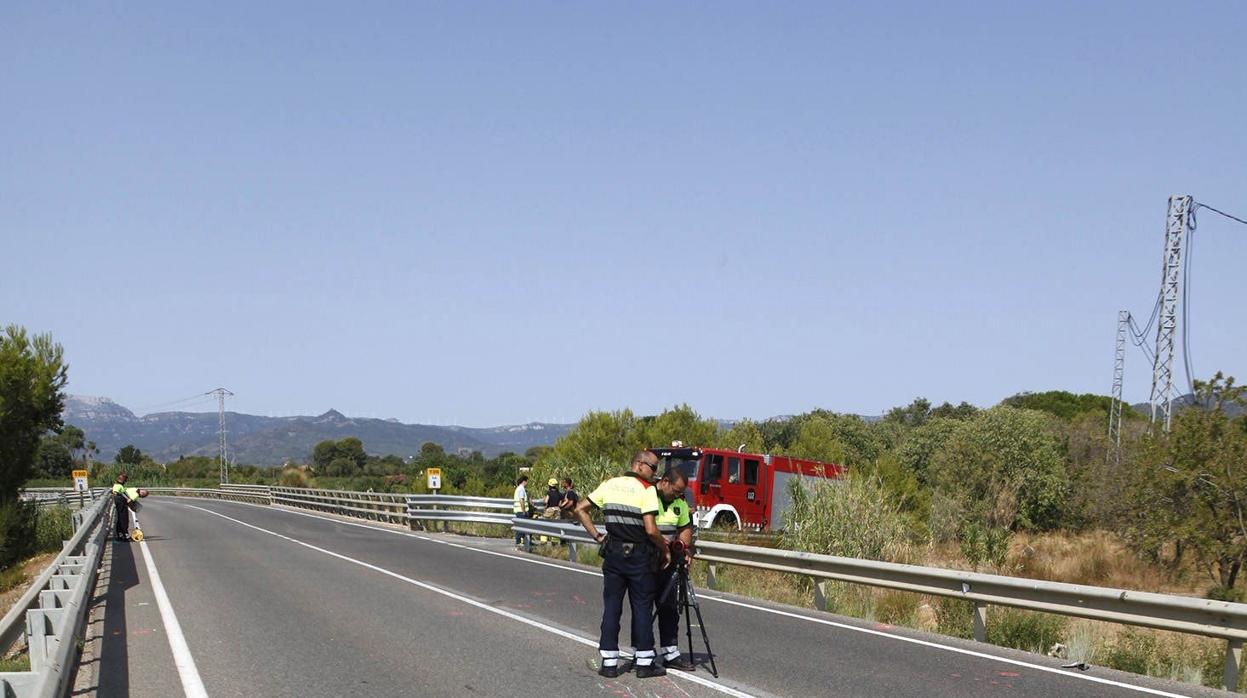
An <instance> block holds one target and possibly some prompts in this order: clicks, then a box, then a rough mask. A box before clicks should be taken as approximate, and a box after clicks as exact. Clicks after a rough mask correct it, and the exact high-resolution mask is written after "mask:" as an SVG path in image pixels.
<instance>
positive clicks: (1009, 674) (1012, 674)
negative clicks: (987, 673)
mask: <svg viewBox="0 0 1247 698" xmlns="http://www.w3.org/2000/svg"><path fill="white" fill-rule="evenodd" d="M996 674H997V675H998V676H1004V677H1007V678H1010V679H1015V678H1017V677H1019V676H1021V674H1019V673H1017V672H1016V671H998V672H996Z"/></svg>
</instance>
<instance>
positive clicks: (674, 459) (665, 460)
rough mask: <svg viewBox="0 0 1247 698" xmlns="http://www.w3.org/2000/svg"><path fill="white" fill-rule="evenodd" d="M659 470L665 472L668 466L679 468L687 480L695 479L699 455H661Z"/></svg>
mask: <svg viewBox="0 0 1247 698" xmlns="http://www.w3.org/2000/svg"><path fill="white" fill-rule="evenodd" d="M661 461H662V462H661V464H660V465H661V468H660V472H664V473H665V472H667V470H668V469H670V468H679V469H680V470H682V471H683V472H684V476H685V477H687V478H688V481H689V482H695V481H696V480H697V464H698V463H700V462H701V457H700V456H698V457H692V456H688V457H685V456H662V458H661Z"/></svg>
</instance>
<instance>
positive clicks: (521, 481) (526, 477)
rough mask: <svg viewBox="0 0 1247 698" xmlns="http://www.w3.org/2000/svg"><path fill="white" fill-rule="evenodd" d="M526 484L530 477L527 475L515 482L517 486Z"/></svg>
mask: <svg viewBox="0 0 1247 698" xmlns="http://www.w3.org/2000/svg"><path fill="white" fill-rule="evenodd" d="M525 482H528V476H527V475H521V476H520V479H518V480H516V481H515V484H517V485H522V484H524V483H525Z"/></svg>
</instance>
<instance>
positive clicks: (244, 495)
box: [143, 487, 271, 504]
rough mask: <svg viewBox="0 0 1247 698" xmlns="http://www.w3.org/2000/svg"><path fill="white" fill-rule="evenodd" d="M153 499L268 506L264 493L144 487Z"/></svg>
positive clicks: (201, 488)
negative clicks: (175, 498)
mask: <svg viewBox="0 0 1247 698" xmlns="http://www.w3.org/2000/svg"><path fill="white" fill-rule="evenodd" d="M143 489H145V490H147V491H148V493H149V494H151V495H152V496H154V497H199V498H202V499H224V500H228V501H234V502H250V503H252V504H270V503H271V502H270V500H269V496H268V494H267V493H266V492H259V491H255V492H253V491H248V490H234V489H213V488H209V487H144V488H143Z"/></svg>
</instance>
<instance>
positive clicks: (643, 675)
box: [636, 664, 667, 679]
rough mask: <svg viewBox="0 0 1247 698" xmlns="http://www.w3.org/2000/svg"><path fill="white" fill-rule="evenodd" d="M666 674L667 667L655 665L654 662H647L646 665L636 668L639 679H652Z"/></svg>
mask: <svg viewBox="0 0 1247 698" xmlns="http://www.w3.org/2000/svg"><path fill="white" fill-rule="evenodd" d="M666 675H667V670H666V669H664V668H662V667H660V666H655V665H653V664H647V665H645V666H639V667H637V668H636V677H637V678H638V679H650V678H653V677H655V676H666Z"/></svg>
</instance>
